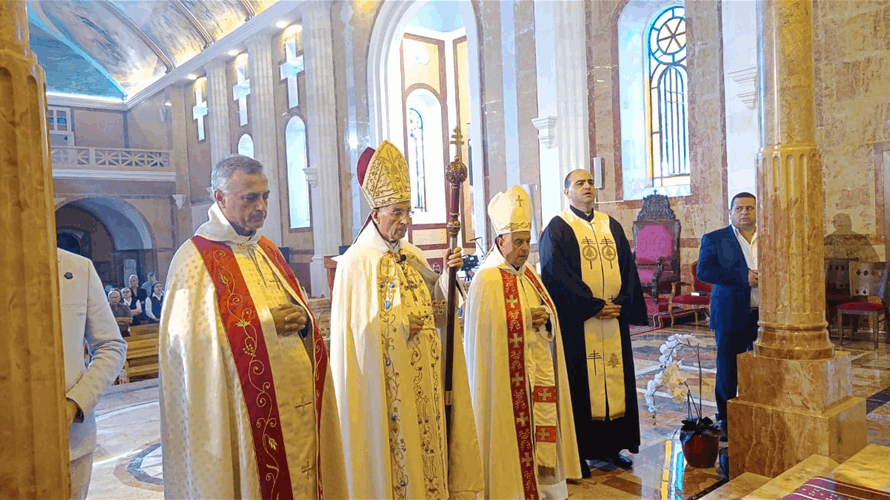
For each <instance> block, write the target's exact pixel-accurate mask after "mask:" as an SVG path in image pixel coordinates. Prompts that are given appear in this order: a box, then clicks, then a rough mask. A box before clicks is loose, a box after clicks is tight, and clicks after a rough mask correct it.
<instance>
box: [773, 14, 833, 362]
mask: <svg viewBox="0 0 890 500" xmlns="http://www.w3.org/2000/svg"><path fill="white" fill-rule="evenodd" d="M760 8H761V12H760V18H761V30H760V33H762V37H763V41H762V44H763V47H764V49H763V51H762V52H761V57H762V60H761V67H762V71H761V72H760V87H761V89H762V92H761V96H762V97H761V103H760V104H761V106H762V107H761V109H762V116H761V131H762V134H761V136H762V137H763V144H764V146H763V150H761V155H760V156H761V157H760V164H759V165H758V170H759V172H758V174H759V177H760V194H761V196H760V198H761V199H760V203H759V207H758V208H759V210H758V212H759V214H758V215H760V217H759V225H760V227H759V228H758V235H759V239H760V242H759V246H760V255H762V256H764V257H766V258H763V259H760V260H759V262H760V267H761V272H760V276H761V279H762V281H761V284H760V289H761V292H760V304H761V315H760V325H761V329H760V334H759V336H758V337H759V338H758V340H757V343H756V344H755V350H756V352H757V353H758V354H760V355H763V356H768V357H773V358H783V359H827V358H830V357H831V355H832V353H833V352H834V348H833V346H832V344H831V342H830V341H829V340H828V330H827V329H826V326H827V323H826V322H825V276H824V269H823V267H824V250H823V244H822V240H823V231H824V229H823V227H822V217H823V215H822V159H821V157H820V156H819V150H818V149H817V148H816V143H815V138H814V102H813V95H814V89H813V27H812V22H813V13H812V2H811V1H809V0H807V1H803V0H791V1H788V0H784V1H776V0H772V1H766V2H763V3H762V4H761V6H760ZM771 256H773V257H778V258H770V257H771Z"/></svg>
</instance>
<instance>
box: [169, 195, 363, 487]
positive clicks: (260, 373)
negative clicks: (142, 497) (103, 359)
mask: <svg viewBox="0 0 890 500" xmlns="http://www.w3.org/2000/svg"><path fill="white" fill-rule="evenodd" d="M214 209H216V210H215V211H214ZM216 212H219V213H216ZM210 215H211V220H210V222H208V223H205V224H204V225H203V226H202V227H201V228H199V230H198V233H197V234H198V235H197V236H196V237H195V238H193V239H192V240H190V241H188V242H186V243H185V244H183V246H182V247H181V248H180V250H179V251H177V254H176V256H174V259H173V263H172V265H171V268H170V278H169V281H168V286H167V300H166V301H165V304H164V313H163V316H162V321H161V326H160V351H159V358H160V365H161V374H160V379H161V382H160V386H161V387H160V393H161V394H160V402H161V423H162V426H161V427H162V432H161V435H162V441H163V446H164V486H165V495H166V496H168V497H171V498H280V499H286V498H319V499H320V498H347V497H348V493H347V491H346V487H345V486H346V485H345V480H344V479H343V474H344V470H343V458H342V448H341V445H340V442H341V441H340V433H339V422H338V418H337V412H336V408H335V406H334V404H335V397H334V394H333V387H332V382H331V378H330V375H329V373H330V372H329V369H328V360H327V353H326V352H325V348H324V343H323V341H322V339H321V337H320V335H319V334H318V331H317V327H316V325H315V320H314V318H312V315H311V311H310V310H309V308H308V306H307V305H306V302H305V292H304V291H303V290H302V289H301V288H300V286H299V283H298V282H297V281H296V278H295V277H294V276H293V274H292V271H290V268H289V267H288V266H287V265H286V263H285V262H284V259H283V257H281V255H280V253H279V252H278V250H277V248H275V246H274V245H273V244H272V243H271V242H269V241H268V240H261V239H260V237H259V235H254V236H253V237H250V238H248V237H241V236H238V235H237V233H234V230H233V229H232V228H231V225H229V224H228V223H227V221H224V217H223V216H222V214H221V211H219V209H218V207H216V205H214V206H213V207H211V211H210ZM229 231H231V233H229ZM283 303H294V304H300V305H301V306H303V307H304V308H305V309H306V310H307V311H308V312H309V315H310V321H311V326H310V327H309V328H308V334H307V335H306V337H305V339H304V338H303V336H302V335H300V334H298V333H295V334H293V335H278V333H277V331H276V330H275V326H274V321H273V319H272V316H271V313H270V312H269V310H270V309H271V308H274V307H277V306H278V305H280V304H283Z"/></svg>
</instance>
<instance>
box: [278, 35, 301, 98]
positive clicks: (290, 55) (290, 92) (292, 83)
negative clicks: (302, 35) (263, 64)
mask: <svg viewBox="0 0 890 500" xmlns="http://www.w3.org/2000/svg"><path fill="white" fill-rule="evenodd" d="M284 53H285V56H286V59H285V61H284V63H283V64H282V65H281V66H279V70H280V74H281V79H282V80H284V79H287V107H288V108H295V107H297V106H299V105H300V87H299V85H298V84H297V77H298V76H299V75H300V73H302V72H303V54H300V55H299V56H298V55H297V41H296V39H294V38H291V39H290V40H288V41H287V42H285V43H284Z"/></svg>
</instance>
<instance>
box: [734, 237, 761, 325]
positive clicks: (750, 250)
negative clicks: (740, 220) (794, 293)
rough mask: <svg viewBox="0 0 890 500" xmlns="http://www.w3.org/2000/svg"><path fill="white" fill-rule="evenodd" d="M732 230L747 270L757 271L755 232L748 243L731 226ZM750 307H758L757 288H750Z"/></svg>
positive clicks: (758, 294) (758, 291)
mask: <svg viewBox="0 0 890 500" xmlns="http://www.w3.org/2000/svg"><path fill="white" fill-rule="evenodd" d="M732 230H733V232H735V237H736V239H737V240H739V245H741V247H742V253H743V254H745V263H746V264H748V269H750V270H752V271H757V270H758V269H759V268H758V267H757V231H754V236H752V237H751V242H750V243H748V240H746V239H745V237H744V236H742V233H740V232H739V229H738V228H737V227H735V226H732ZM751 307H760V287H759V286H756V287H753V288H751Z"/></svg>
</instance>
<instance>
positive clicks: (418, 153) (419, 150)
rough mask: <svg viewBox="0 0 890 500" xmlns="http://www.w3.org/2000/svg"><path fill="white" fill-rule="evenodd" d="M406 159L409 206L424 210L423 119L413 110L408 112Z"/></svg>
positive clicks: (418, 112)
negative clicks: (408, 171) (408, 159)
mask: <svg viewBox="0 0 890 500" xmlns="http://www.w3.org/2000/svg"><path fill="white" fill-rule="evenodd" d="M408 151H410V153H409V154H408V157H409V158H411V160H410V161H411V164H410V165H408V167H409V168H410V169H411V174H412V175H411V177H412V179H411V180H412V181H413V182H412V183H411V204H412V205H413V206H414V208H415V209H416V210H426V164H425V162H424V154H423V117H422V116H420V111H417V110H416V109H414V108H411V109H409V110H408Z"/></svg>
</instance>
